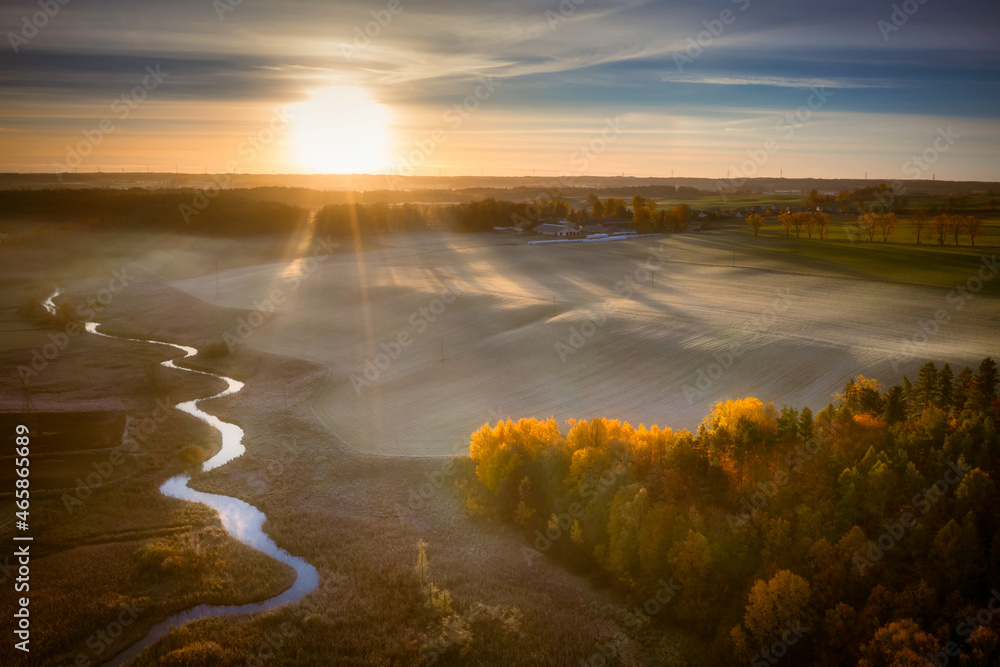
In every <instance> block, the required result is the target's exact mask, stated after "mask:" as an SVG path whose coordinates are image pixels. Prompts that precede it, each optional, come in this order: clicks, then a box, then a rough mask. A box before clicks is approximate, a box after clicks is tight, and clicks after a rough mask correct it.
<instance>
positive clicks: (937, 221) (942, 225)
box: [931, 213, 951, 245]
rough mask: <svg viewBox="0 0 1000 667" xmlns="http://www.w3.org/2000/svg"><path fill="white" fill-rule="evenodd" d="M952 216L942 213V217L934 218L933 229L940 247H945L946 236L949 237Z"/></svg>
mask: <svg viewBox="0 0 1000 667" xmlns="http://www.w3.org/2000/svg"><path fill="white" fill-rule="evenodd" d="M949 218H951V216H950V215H948V214H947V213H942V214H940V215H936V216H934V220H933V221H932V222H931V229H932V230H933V231H934V234H935V235H936V236H937V242H938V245H944V239H945V236H947V235H948V230H949V229H950V227H949V225H950V223H949Z"/></svg>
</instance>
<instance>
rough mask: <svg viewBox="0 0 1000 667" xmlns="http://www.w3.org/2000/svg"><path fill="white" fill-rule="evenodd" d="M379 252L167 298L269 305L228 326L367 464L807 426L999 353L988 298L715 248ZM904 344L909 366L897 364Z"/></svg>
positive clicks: (703, 241) (428, 238)
mask: <svg viewBox="0 0 1000 667" xmlns="http://www.w3.org/2000/svg"><path fill="white" fill-rule="evenodd" d="M379 242H380V243H381V244H383V245H385V246H387V247H386V248H385V249H381V250H375V251H369V252H365V253H361V254H354V253H341V254H332V255H329V256H328V257H326V259H325V260H324V261H322V262H318V263H316V264H315V265H313V264H312V263H311V262H302V261H298V262H294V263H292V264H288V263H282V264H266V265H260V266H254V267H249V268H243V269H234V270H232V271H228V272H224V273H222V274H220V276H219V288H220V293H221V297H219V298H216V277H215V275H214V274H213V275H208V276H204V277H201V278H195V279H190V280H183V281H179V282H175V283H172V284H173V285H174V286H176V287H178V288H180V289H182V290H185V291H187V292H189V293H191V294H192V295H194V296H196V297H198V298H200V299H202V300H204V301H206V302H209V303H213V304H216V305H222V306H229V307H233V308H240V309H246V310H251V311H252V310H254V309H256V308H257V307H258V305H263V306H264V307H265V309H266V308H267V304H266V303H265V302H266V301H267V300H268V299H269V297H270V296H271V295H272V293H273V292H275V291H277V292H278V294H279V296H280V297H281V298H280V299H278V301H280V303H278V305H277V307H276V311H275V313H274V314H269V315H268V316H267V318H266V319H265V320H264V322H263V324H261V325H260V326H257V327H256V328H250V329H248V328H246V327H244V328H243V329H242V331H243V332H244V333H245V332H246V331H248V330H249V331H250V335H249V336H248V337H247V338H246V343H247V344H249V345H252V346H253V347H256V348H258V349H261V350H265V351H268V352H273V353H278V354H283V355H289V356H294V357H299V358H302V359H307V360H311V361H314V362H317V363H320V364H322V365H324V366H326V367H327V368H328V369H329V370H330V376H329V380H328V382H327V383H326V385H325V386H324V388H323V389H322V391H321V392H320V393H319V394H318V395H317V396H316V399H315V404H314V409H315V412H316V414H317V415H318V416H319V418H320V419H321V420H322V421H323V422H324V423H325V424H326V425H327V426H328V427H329V428H330V429H331V431H333V432H334V433H336V434H337V435H339V436H340V437H341V438H343V439H344V440H345V441H346V442H347V443H348V444H349V445H350V446H351V447H352V448H354V449H356V450H358V451H362V452H368V453H373V454H382V455H413V456H422V455H442V454H451V453H456V452H458V451H467V446H468V436H469V434H470V433H471V432H472V431H473V430H475V429H476V428H478V427H479V426H480V425H481V424H482V423H483V422H485V421H496V419H497V418H498V417H513V418H518V417H527V416H535V417H549V416H554V417H555V418H556V419H557V420H559V421H560V423H562V422H563V421H564V420H566V419H569V418H574V417H575V418H587V417H594V416H604V417H611V418H619V419H623V420H627V421H629V422H631V423H633V424H639V423H645V424H652V423H656V424H660V425H662V426H670V427H672V428H675V429H676V428H689V429H694V428H695V427H696V426H697V424H698V423H699V422H700V421H701V419H702V418H703V417H704V416H705V415H706V414H707V413H708V412H709V411H710V410H711V409H712V406H713V404H714V403H715V402H716V401H719V400H723V399H725V398H733V397H744V396H750V395H752V396H757V397H759V398H761V399H762V400H765V401H774V402H775V404H776V405H778V406H780V405H781V404H789V405H794V406H797V407H802V406H806V405H808V406H809V407H811V408H813V409H814V410H816V409H819V408H822V407H824V406H825V405H826V404H827V403H828V402H829V401H830V400H831V394H832V393H834V392H835V391H839V390H840V389H841V388H842V387H843V385H844V383H845V382H846V381H847V379H848V378H850V377H851V376H854V375H857V374H859V373H861V374H864V375H866V376H870V377H876V378H878V379H879V380H881V381H882V382H883V383H889V384H891V383H893V382H897V381H900V380H901V379H902V374H903V373H904V372H905V373H907V374H909V375H910V377H911V379H913V378H914V376H915V375H916V368H917V367H919V365H920V364H921V363H922V362H923V361H924V360H926V359H936V360H939V361H944V360H948V361H951V362H952V365H953V366H958V367H957V368H955V372H956V373H957V372H958V370H960V368H961V364H970V365H972V364H978V362H979V360H980V359H981V358H982V357H983V356H985V355H987V354H991V355H993V356H997V355H998V345H997V342H998V336H997V331H998V328H997V327H998V325H1000V299H997V298H996V297H991V296H987V295H984V294H980V295H977V296H976V297H974V298H972V299H970V300H968V301H966V302H965V303H964V306H963V307H962V308H961V309H960V310H959V309H957V308H956V305H955V303H954V301H952V302H949V301H948V300H947V295H948V290H944V289H939V288H933V287H924V286H917V285H900V284H892V283H883V282H866V281H863V280H858V279H854V278H844V277H834V276H830V275H808V274H803V273H789V272H784V271H777V270H773V268H774V267H768V266H767V265H766V264H765V263H764V262H763V261H757V262H756V264H755V268H743V267H740V266H739V265H737V266H736V267H735V268H733V267H730V266H725V265H723V263H726V264H728V263H730V261H729V259H728V258H729V256H730V255H731V253H730V252H729V251H728V250H727V249H726V248H728V246H725V243H726V242H725V241H723V240H720V239H719V238H717V237H701V238H699V237H695V236H690V235H684V236H673V237H671V236H668V237H653V238H645V239H638V240H633V241H626V242H615V243H592V244H584V243H567V244H553V245H537V246H529V245H525V244H524V242H523V241H522V240H520V239H516V238H512V237H501V236H497V235H492V234H491V235H460V236H458V235H444V234H441V235H431V234H421V235H409V236H408V235H398V236H391V237H386V238H380V239H379ZM313 247H314V248H315V247H317V246H315V244H314V246H313ZM737 264H739V262H738V263H737ZM648 267H656V272H655V278H654V280H655V284H654V285H653V286H650V276H649V273H648ZM309 269H312V271H310V270H309ZM998 279H1000V278H998ZM442 293H445V297H444V298H442V297H441V295H442ZM456 294H457V296H456ZM255 301H256V302H257V304H258V305H255ZM447 301H450V303H449V302H447ZM421 308H424V309H425V310H424V311H423V312H421V310H420V309H421ZM939 309H943V310H944V311H945V314H946V315H947V316H948V321H947V322H946V323H944V324H941V325H939V328H938V330H937V331H936V332H935V333H934V334H933V335H932V336H931V337H930V338H929V340H926V341H925V339H924V337H923V336H922V334H921V329H920V328H919V325H918V322H919V321H921V320H928V319H933V318H934V316H935V312H936V311H938V310H939ZM238 315H239V316H241V317H243V318H244V320H245V321H247V320H249V322H250V324H253V323H255V322H257V321H258V318H256V317H251V316H248V315H247V314H246V313H238V312H234V321H233V326H232V327H230V329H229V331H230V332H231V333H232V334H234V335H236V334H237V324H238V320H237V316H238ZM925 326H928V328H930V327H929V325H927V324H926V323H925ZM574 332H575V333H574ZM442 341H443V344H444V358H445V360H444V361H442V360H441V356H442V355H441V349H442ZM904 341H911V343H912V342H915V343H916V346H915V348H913V347H911V348H909V350H910V351H914V350H915V351H916V353H917V354H916V356H914V357H912V358H908V359H907V358H904V357H903V356H901V355H903V353H904V351H905V349H906V348H904V346H903V343H904ZM383 345H384V346H383ZM397 345H398V349H397ZM379 355H381V356H379ZM392 355H395V357H396V358H395V359H392V358H391V356H392ZM894 355H895V356H894ZM366 370H367V376H366Z"/></svg>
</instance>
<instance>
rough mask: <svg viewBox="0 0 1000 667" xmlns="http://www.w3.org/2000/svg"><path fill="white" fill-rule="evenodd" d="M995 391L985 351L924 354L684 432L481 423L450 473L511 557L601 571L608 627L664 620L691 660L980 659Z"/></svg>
mask: <svg viewBox="0 0 1000 667" xmlns="http://www.w3.org/2000/svg"><path fill="white" fill-rule="evenodd" d="M997 386H998V373H997V365H996V363H994V361H993V360H992V359H990V358H986V359H985V360H983V362H982V363H981V364H980V365H979V369H978V372H976V371H973V370H972V369H969V368H965V369H964V370H962V371H961V372H960V373H958V374H957V375H955V374H953V372H952V370H951V367H950V366H949V365H948V364H945V365H944V367H943V368H940V369H939V368H937V367H936V365H935V364H934V363H933V362H928V363H926V364H924V366H923V367H922V368H921V369H920V373H919V376H918V378H917V379H916V381H915V382H913V383H911V382H910V381H909V380H908V379H905V378H904V381H903V383H902V384H900V385H895V386H892V387H890V388H888V389H883V388H882V387H880V386H879V384H878V382H876V381H874V380H871V379H868V378H864V377H862V376H858V377H857V378H856V379H852V380H851V381H850V382H849V383H848V384H847V386H846V387H845V388H844V390H843V392H841V393H840V394H837V395H836V397H835V399H836V401H837V404H836V405H834V404H833V403H831V404H830V405H829V406H827V407H826V408H824V409H823V410H822V411H820V412H819V413H818V414H816V415H815V416H814V415H813V413H812V412H811V411H810V410H809V409H808V408H803V409H802V410H801V411H800V410H795V409H793V408H789V407H784V408H782V409H781V410H780V411H779V410H777V409H775V407H774V406H773V405H772V404H764V403H762V402H761V401H759V400H757V399H755V398H747V399H742V400H728V401H726V402H724V403H719V404H717V405H716V407H715V409H714V411H713V412H712V414H710V415H709V416H708V417H706V419H705V420H704V422H703V424H702V425H701V426H700V427H699V429H698V431H697V433H696V434H692V433H690V432H688V431H683V430H682V431H676V432H675V431H671V430H670V429H667V428H660V427H657V426H652V427H648V428H647V427H644V426H639V427H638V428H635V427H633V426H631V425H629V424H627V423H623V422H620V421H617V420H609V419H601V418H597V419H592V420H589V421H573V420H571V421H570V429H569V432H568V433H566V434H563V433H562V432H560V431H559V429H558V427H557V425H556V423H555V421H554V420H552V419H549V420H547V421H539V420H535V419H522V420H520V421H518V422H516V423H515V422H513V421H505V422H499V423H497V424H496V425H493V426H491V425H489V424H486V425H484V426H483V427H482V428H480V429H479V431H477V432H476V433H474V434H473V435H472V439H471V444H470V457H461V458H459V459H457V462H458V466H457V468H456V472H455V473H454V474H455V475H456V478H457V481H458V488H459V489H460V492H461V494H462V495H463V497H464V499H465V501H466V506H467V508H468V511H469V512H470V513H471V514H473V515H475V516H482V517H490V518H493V519H495V520H500V521H503V522H507V523H510V524H512V525H514V526H516V527H518V528H519V529H521V530H523V532H524V535H525V538H526V544H525V546H524V548H523V549H522V551H523V555H524V557H525V559H527V561H528V562H533V561H534V560H535V559H537V558H553V559H555V560H557V561H559V562H561V563H563V564H564V565H566V566H567V567H570V568H572V569H573V570H575V571H577V572H589V573H591V574H594V575H599V576H601V577H602V578H604V579H607V580H610V581H612V582H615V583H616V584H617V585H619V586H620V587H621V588H622V589H623V590H624V591H625V592H627V593H628V594H629V595H630V596H631V597H632V599H633V601H634V603H635V604H636V613H635V615H634V618H631V619H625V621H624V627H625V628H631V630H630V632H633V631H634V632H635V633H636V635H638V634H639V633H640V632H642V631H643V630H644V629H645V628H647V627H648V628H649V629H650V630H652V629H654V628H658V627H664V626H667V627H670V626H673V627H674V628H676V627H678V626H680V627H682V628H684V629H686V631H687V633H688V639H690V640H691V643H690V644H689V645H690V646H701V647H705V648H704V649H703V650H702V651H697V652H698V653H700V655H698V656H697V658H698V660H697V663H698V664H737V663H739V662H743V663H748V664H772V663H774V662H776V660H771V659H770V657H769V656H784V655H785V654H786V653H787V654H788V657H787V658H786V659H785V662H786V664H789V665H803V664H810V665H840V664H859V665H867V666H869V667H874V666H876V665H924V664H939V665H941V664H946V663H948V664H955V665H987V664H990V665H993V664H998V662H997V660H996V659H997V658H998V657H1000V647H998V637H997V629H996V628H997V623H998V621H1000V615H998V614H997V613H996V612H997V611H1000V607H997V606H996V601H997V599H998V598H997V595H1000V594H997V593H996V591H997V589H998V587H1000V510H998V503H1000V491H998V488H997V484H996V482H997V479H998V476H1000V441H998V434H997V428H996V424H997V422H998V420H1000V400H998V398H997ZM687 643H688V642H682V644H687ZM708 647H710V648H708ZM689 657H694V656H690V655H689ZM949 657H951V658H955V660H954V662H949ZM671 664H673V663H671Z"/></svg>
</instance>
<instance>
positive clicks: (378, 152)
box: [294, 87, 389, 174]
mask: <svg viewBox="0 0 1000 667" xmlns="http://www.w3.org/2000/svg"><path fill="white" fill-rule="evenodd" d="M294 113H295V121H294V122H295V143H296V148H297V153H298V161H299V164H300V165H301V166H302V167H304V168H306V169H311V170H313V171H316V172H320V173H328V174H350V173H365V172H367V173H374V172H377V171H380V170H382V169H384V168H385V167H386V165H387V164H388V163H389V160H388V148H389V130H388V122H389V112H388V110H387V109H386V108H385V107H384V106H383V105H381V104H379V103H378V102H374V101H372V100H371V99H370V98H369V97H368V96H367V95H366V94H365V93H364V91H362V90H359V89H357V88H342V87H337V88H325V89H323V90H319V91H317V92H316V93H314V94H313V96H312V97H311V98H310V99H309V100H308V101H306V102H302V103H301V104H298V105H296V106H295V108H294Z"/></svg>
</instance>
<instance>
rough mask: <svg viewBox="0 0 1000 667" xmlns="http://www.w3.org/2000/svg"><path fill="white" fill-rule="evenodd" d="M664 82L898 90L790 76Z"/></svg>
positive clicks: (677, 77) (884, 84)
mask: <svg viewBox="0 0 1000 667" xmlns="http://www.w3.org/2000/svg"><path fill="white" fill-rule="evenodd" d="M661 80H662V81H666V82H670V83H701V84H710V85H715V86H774V87H777V88H813V87H816V88H819V87H823V88H897V87H899V86H898V84H895V83H891V82H888V81H858V80H847V79H813V78H808V77H789V76H752V75H729V76H723V75H712V74H702V75H698V74H682V73H680V72H668V73H666V74H663V75H662V78H661Z"/></svg>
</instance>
